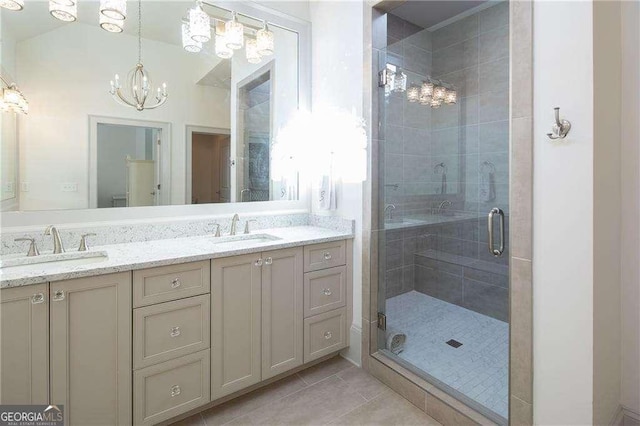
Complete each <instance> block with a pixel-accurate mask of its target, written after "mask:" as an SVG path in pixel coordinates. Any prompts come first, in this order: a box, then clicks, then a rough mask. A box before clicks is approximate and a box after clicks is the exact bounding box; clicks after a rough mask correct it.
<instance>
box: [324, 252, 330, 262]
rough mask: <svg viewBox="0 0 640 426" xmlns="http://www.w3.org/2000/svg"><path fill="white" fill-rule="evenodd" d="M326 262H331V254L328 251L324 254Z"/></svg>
mask: <svg viewBox="0 0 640 426" xmlns="http://www.w3.org/2000/svg"><path fill="white" fill-rule="evenodd" d="M324 260H331V253H329V252H328V251H325V252H324Z"/></svg>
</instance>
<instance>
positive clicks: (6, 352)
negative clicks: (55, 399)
mask: <svg viewBox="0 0 640 426" xmlns="http://www.w3.org/2000/svg"><path fill="white" fill-rule="evenodd" d="M48 300H49V295H48V290H47V284H37V285H29V286H24V287H15V288H6V289H3V290H1V291H0V324H1V327H0V362H1V363H0V383H1V385H2V386H1V388H0V404H47V403H48V402H49V392H48V389H49V303H48Z"/></svg>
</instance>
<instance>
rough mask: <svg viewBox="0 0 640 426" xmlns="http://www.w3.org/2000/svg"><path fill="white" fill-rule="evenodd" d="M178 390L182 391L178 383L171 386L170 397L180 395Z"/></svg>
mask: <svg viewBox="0 0 640 426" xmlns="http://www.w3.org/2000/svg"><path fill="white" fill-rule="evenodd" d="M180 392H182V390H181V389H180V386H178V385H173V386H171V397H172V398H173V397H174V396H178V395H180Z"/></svg>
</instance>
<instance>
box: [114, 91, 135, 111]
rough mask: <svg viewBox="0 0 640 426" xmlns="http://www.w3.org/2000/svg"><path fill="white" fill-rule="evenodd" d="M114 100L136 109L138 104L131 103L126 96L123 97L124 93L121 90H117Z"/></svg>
mask: <svg viewBox="0 0 640 426" xmlns="http://www.w3.org/2000/svg"><path fill="white" fill-rule="evenodd" d="M112 94H113V93H112ZM113 98H114V99H115V100H116V101H118V102H120V103H121V104H123V105H125V106H130V107H133V108H135V107H136V104H134V103H131V102H129V101H128V100H127V99H126V98H125V97H124V96H122V92H121V91H120V89H116V92H115V96H114V97H113Z"/></svg>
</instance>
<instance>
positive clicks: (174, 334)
mask: <svg viewBox="0 0 640 426" xmlns="http://www.w3.org/2000/svg"><path fill="white" fill-rule="evenodd" d="M169 335H170V336H171V337H178V336H179V335H180V327H172V328H171V333H169Z"/></svg>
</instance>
